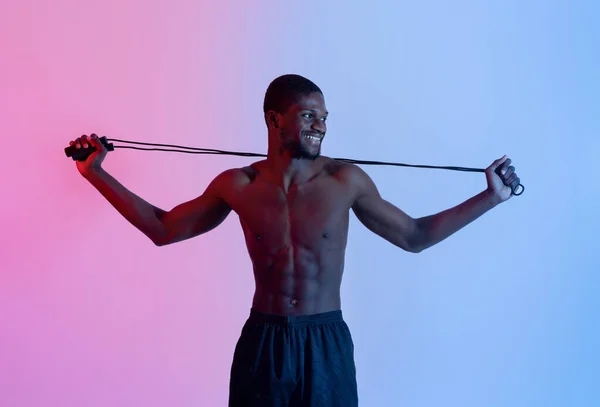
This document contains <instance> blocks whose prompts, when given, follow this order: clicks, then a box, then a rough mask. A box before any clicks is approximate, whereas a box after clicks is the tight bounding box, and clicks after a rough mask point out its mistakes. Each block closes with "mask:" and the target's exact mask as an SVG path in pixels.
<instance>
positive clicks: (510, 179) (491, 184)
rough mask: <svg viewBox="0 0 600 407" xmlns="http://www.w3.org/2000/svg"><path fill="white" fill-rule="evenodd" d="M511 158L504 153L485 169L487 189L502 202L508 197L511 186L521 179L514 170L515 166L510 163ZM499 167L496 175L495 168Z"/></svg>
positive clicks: (513, 186) (510, 193)
mask: <svg viewBox="0 0 600 407" xmlns="http://www.w3.org/2000/svg"><path fill="white" fill-rule="evenodd" d="M510 163H511V160H510V158H508V157H507V156H506V155H505V156H503V157H502V158H499V159H497V160H496V161H494V162H493V163H492V164H491V165H490V166H489V167H488V168H486V170H485V176H486V178H487V184H488V188H487V189H488V191H489V192H490V194H492V195H493V197H494V199H497V200H498V202H504V201H507V200H508V199H510V197H511V195H512V188H515V187H516V186H517V185H519V183H520V182H521V180H520V179H519V177H518V176H517V173H516V172H515V167H513V166H512V165H510ZM497 168H499V171H498V172H499V173H500V175H498V174H497V173H496V169H497Z"/></svg>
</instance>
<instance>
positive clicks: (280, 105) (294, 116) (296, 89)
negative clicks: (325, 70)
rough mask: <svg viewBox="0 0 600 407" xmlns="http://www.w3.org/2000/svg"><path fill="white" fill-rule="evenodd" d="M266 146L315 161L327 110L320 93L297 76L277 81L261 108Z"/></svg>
mask: <svg viewBox="0 0 600 407" xmlns="http://www.w3.org/2000/svg"><path fill="white" fill-rule="evenodd" d="M263 111H264V114H265V121H266V123H267V127H268V129H269V144H271V143H277V144H278V146H279V148H280V149H281V150H282V151H287V152H289V153H291V154H292V156H293V157H294V158H309V159H316V158H317V157H318V156H319V155H320V153H321V141H322V140H323V137H324V136H325V132H326V130H327V128H326V125H325V120H326V119H327V114H328V113H327V109H326V108H325V100H324V98H323V92H321V89H319V87H318V86H317V85H316V84H314V83H313V82H312V81H310V80H309V79H306V78H304V77H303V76H300V75H283V76H280V77H278V78H276V79H275V80H274V81H273V82H271V84H270V85H269V87H268V88H267V92H266V94H265V101H264V105H263Z"/></svg>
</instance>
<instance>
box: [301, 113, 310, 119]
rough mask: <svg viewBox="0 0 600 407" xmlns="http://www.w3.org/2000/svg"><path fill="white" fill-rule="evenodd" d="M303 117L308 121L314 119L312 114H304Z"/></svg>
mask: <svg viewBox="0 0 600 407" xmlns="http://www.w3.org/2000/svg"><path fill="white" fill-rule="evenodd" d="M302 116H304V117H306V118H307V119H310V118H312V114H310V113H304V114H303V115H302Z"/></svg>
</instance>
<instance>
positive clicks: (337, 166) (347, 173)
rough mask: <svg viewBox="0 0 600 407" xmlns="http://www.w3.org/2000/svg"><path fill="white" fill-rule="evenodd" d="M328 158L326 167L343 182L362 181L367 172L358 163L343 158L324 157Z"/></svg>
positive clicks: (329, 172) (330, 173) (328, 171)
mask: <svg viewBox="0 0 600 407" xmlns="http://www.w3.org/2000/svg"><path fill="white" fill-rule="evenodd" d="M323 158H324V159H326V162H325V165H324V168H325V170H326V171H327V173H328V174H329V175H331V176H332V177H334V178H336V179H337V180H339V181H340V182H343V183H354V182H356V181H360V180H361V178H363V177H365V176H366V175H367V174H366V173H365V172H364V171H363V170H362V168H360V167H359V166H358V165H356V164H352V163H349V162H346V161H343V160H336V159H334V158H329V157H323Z"/></svg>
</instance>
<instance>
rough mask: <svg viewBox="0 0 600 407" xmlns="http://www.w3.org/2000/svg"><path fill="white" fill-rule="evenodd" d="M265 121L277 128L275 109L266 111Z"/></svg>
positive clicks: (277, 121)
mask: <svg viewBox="0 0 600 407" xmlns="http://www.w3.org/2000/svg"><path fill="white" fill-rule="evenodd" d="M267 121H268V122H269V123H271V125H272V126H273V127H275V128H276V129H278V128H279V120H278V119H277V113H276V112H275V111H273V110H269V112H268V113H267Z"/></svg>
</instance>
